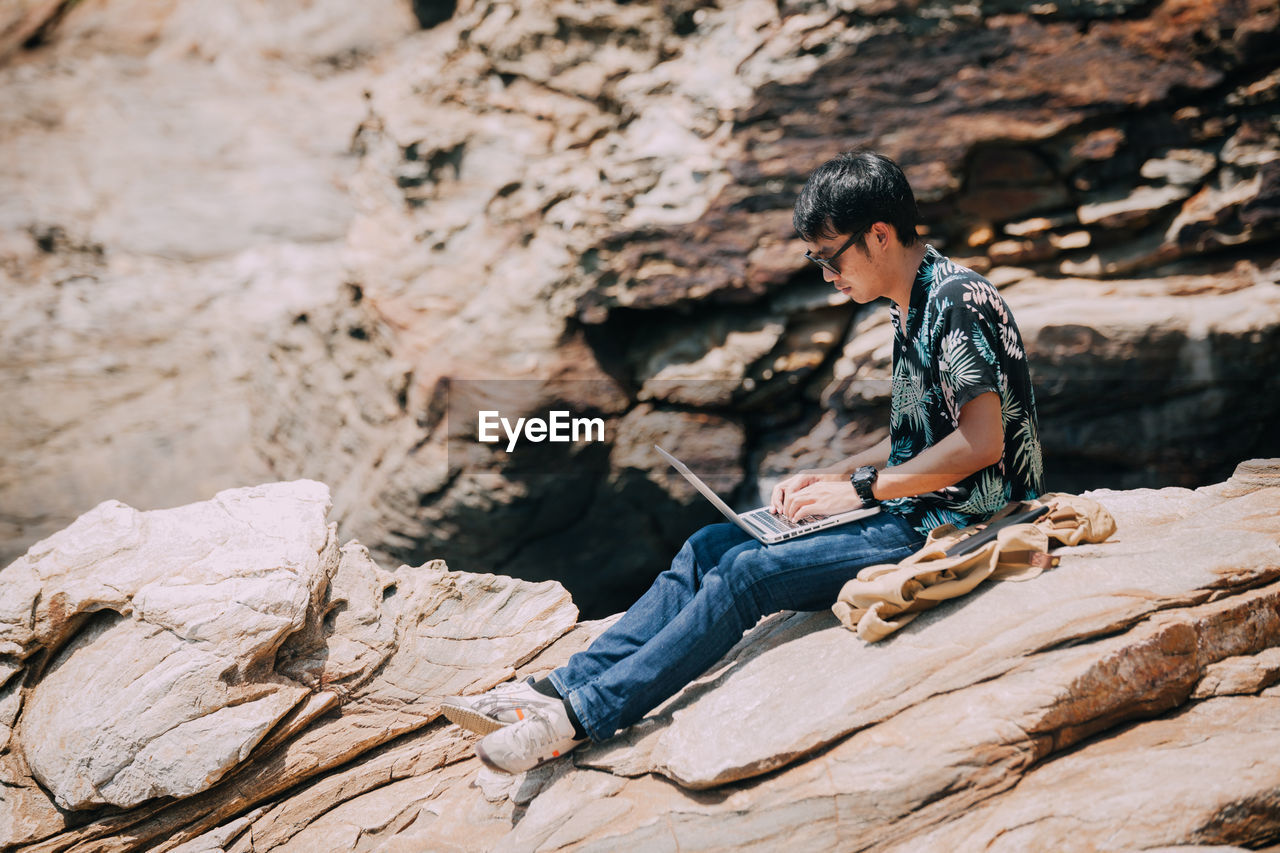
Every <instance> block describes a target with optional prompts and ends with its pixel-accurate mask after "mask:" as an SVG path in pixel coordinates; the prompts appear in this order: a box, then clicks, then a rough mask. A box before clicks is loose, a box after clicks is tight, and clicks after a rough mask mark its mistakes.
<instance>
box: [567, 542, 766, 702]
mask: <svg viewBox="0 0 1280 853" xmlns="http://www.w3.org/2000/svg"><path fill="white" fill-rule="evenodd" d="M754 541H755V540H754V539H752V538H751V537H750V536H748V535H747V534H746V533H744V532H742V530H741V529H740V528H739V527H738V526H737V525H735V524H727V523H726V524H712V525H708V526H707V527H704V528H702V529H701V530H699V531H698V532H697V533H695V534H693V535H692V536H690V537H689V539H688V541H686V542H685V543H684V547H682V548H681V549H680V551H679V552H678V553H677V554H676V556H675V558H674V559H672V561H671V568H669V569H667V570H666V571H665V572H663V573H662V574H660V575H658V577H657V578H655V579H654V581H653V584H652V585H651V586H650V587H649V590H648V592H646V593H645V594H644V595H642V596H640V598H639V599H638V600H637V601H636V603H635V604H633V605H631V606H630V607H629V608H627V612H626V613H624V614H622V616H621V617H620V618H619V619H618V621H616V622H614V623H613V624H612V625H610V626H609V628H608V629H607V630H606V631H605V632H604V633H602V634H601V635H600V636H599V637H597V638H596V639H595V640H594V641H593V642H592V643H591V645H590V646H589V647H588V648H587V649H585V650H584V651H581V652H578V653H577V654H575V655H574V656H573V657H571V658H569V662H568V663H566V664H565V665H564V666H562V667H560V668H558V669H556V670H555V671H553V672H552V673H551V674H550V675H549V676H548V678H549V679H550V681H551V683H552V685H554V686H555V689H556V690H557V691H558V692H559V693H560V695H561V696H567V695H569V693H570V692H572V691H573V690H574V689H576V688H577V687H579V686H581V685H584V684H587V683H589V682H591V681H592V680H594V679H595V678H597V677H598V676H599V675H600V674H601V673H603V672H604V671H606V670H608V669H609V668H610V667H612V666H614V665H615V664H617V663H618V662H619V661H621V660H623V659H625V658H626V657H628V656H629V655H631V654H632V653H633V652H635V651H636V650H637V649H639V648H640V647H642V646H643V645H644V644H645V643H647V642H649V640H650V639H652V638H653V636H654V635H655V634H657V633H658V632H659V631H661V630H662V628H663V627H664V626H666V624H667V623H668V622H670V621H671V620H672V619H674V618H675V617H676V615H677V614H679V613H680V611H681V610H683V609H684V607H685V606H686V605H687V604H688V603H689V602H690V601H692V600H693V597H694V596H695V595H697V593H698V590H699V588H701V586H702V579H703V577H704V576H705V575H706V573H707V572H709V571H711V570H712V569H714V568H715V567H716V566H717V565H718V564H719V562H720V561H721V559H722V558H723V557H724V555H725V554H726V553H727V552H728V551H730V550H732V549H734V548H737V547H738V546H740V545H742V544H743V543H745V542H754Z"/></svg>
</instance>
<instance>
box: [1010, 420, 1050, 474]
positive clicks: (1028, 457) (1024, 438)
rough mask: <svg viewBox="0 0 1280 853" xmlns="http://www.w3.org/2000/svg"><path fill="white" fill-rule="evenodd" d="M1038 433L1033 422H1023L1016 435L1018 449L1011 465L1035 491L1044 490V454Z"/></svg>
mask: <svg viewBox="0 0 1280 853" xmlns="http://www.w3.org/2000/svg"><path fill="white" fill-rule="evenodd" d="M1038 433H1039V430H1037V429H1036V422H1035V421H1033V420H1026V421H1023V423H1022V427H1021V428H1020V429H1019V430H1018V432H1017V434H1016V438H1017V440H1018V449H1017V450H1015V451H1014V454H1013V464H1014V465H1015V466H1016V467H1017V469H1018V471H1019V472H1020V473H1022V474H1023V475H1024V476H1025V477H1026V478H1027V479H1028V480H1029V481H1030V482H1031V483H1032V484H1033V487H1034V488H1035V489H1037V490H1039V489H1042V488H1044V485H1043V484H1044V452H1043V450H1042V449H1041V447H1040V436H1039V434H1038Z"/></svg>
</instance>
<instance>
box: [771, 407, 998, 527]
mask: <svg viewBox="0 0 1280 853" xmlns="http://www.w3.org/2000/svg"><path fill="white" fill-rule="evenodd" d="M1003 453H1004V421H1003V419H1002V418H1001V416H1000V395H999V394H997V393H996V392H995V391H987V392H985V393H982V394H979V395H978V396H977V397H974V398H973V399H972V400H970V401H969V402H967V403H965V404H964V406H962V407H961V408H960V418H959V424H958V425H957V426H956V428H955V430H953V431H952V432H951V433H950V434H948V435H947V436H946V437H945V438H943V439H942V440H941V441H939V442H938V443H937V444H935V445H933V446H932V447H930V448H928V449H926V450H924V451H922V452H921V453H919V454H918V455H916V456H914V457H912V458H911V459H909V460H907V461H906V462H903V463H902V464H900V465H894V466H893V467H892V468H884V469H882V470H881V471H880V475H879V477H878V479H877V480H876V484H875V488H874V489H873V490H872V493H873V494H874V495H875V497H876V500H882V501H886V500H890V499H891V498H905V497H910V496H912V495H921V494H924V493H925V492H932V491H936V490H937V489H942V488H946V487H947V486H952V485H955V484H956V483H958V482H960V481H961V480H963V479H964V478H965V477H968V476H969V475H970V474H973V473H976V472H978V471H981V470H982V469H983V468H986V467H987V466H988V465H994V464H995V463H996V462H998V461H1000V457H1001V456H1002V455H1003ZM861 505H862V501H861V500H860V499H859V498H858V494H857V492H855V491H854V490H853V484H852V483H850V482H849V481H847V480H845V481H844V482H820V483H814V484H812V485H810V486H806V487H805V488H804V489H801V490H800V491H798V492H796V493H794V494H792V495H790V496H789V497H788V498H787V500H786V501H785V502H784V504H783V512H784V513H785V514H786V516H787V517H788V518H790V519H792V520H799V519H801V518H804V517H805V516H810V515H834V514H836V513H840V512H848V511H849V510H852V509H857V508H858V507H859V506H861Z"/></svg>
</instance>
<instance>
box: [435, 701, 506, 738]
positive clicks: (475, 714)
mask: <svg viewBox="0 0 1280 853" xmlns="http://www.w3.org/2000/svg"><path fill="white" fill-rule="evenodd" d="M440 713H442V714H444V716H445V718H446V719H448V720H449V722H451V723H455V724H457V725H459V726H462V727H463V728H464V729H466V730H467V731H471V732H475V733H476V734H480V735H487V734H491V733H493V732H496V731H497V730H498V729H500V728H503V727H505V726H508V725H510V724H509V723H504V722H502V720H496V719H494V718H493V717H490V716H488V715H487V714H481V713H480V712H479V711H473V710H471V709H470V708H461V707H459V706H457V705H441V706H440Z"/></svg>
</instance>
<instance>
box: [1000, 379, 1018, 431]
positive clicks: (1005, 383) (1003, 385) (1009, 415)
mask: <svg viewBox="0 0 1280 853" xmlns="http://www.w3.org/2000/svg"><path fill="white" fill-rule="evenodd" d="M1020 420H1022V406H1020V405H1018V400H1017V398H1016V397H1014V396H1013V392H1012V391H1010V390H1009V378H1008V377H1007V376H1001V377H1000V422H1001V423H1003V424H1004V428H1005V431H1006V432H1007V431H1008V430H1009V424H1012V423H1017V422H1018V421H1020Z"/></svg>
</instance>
